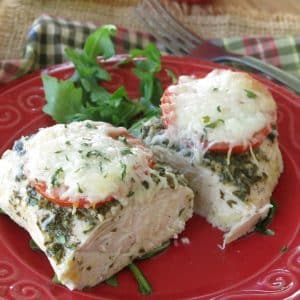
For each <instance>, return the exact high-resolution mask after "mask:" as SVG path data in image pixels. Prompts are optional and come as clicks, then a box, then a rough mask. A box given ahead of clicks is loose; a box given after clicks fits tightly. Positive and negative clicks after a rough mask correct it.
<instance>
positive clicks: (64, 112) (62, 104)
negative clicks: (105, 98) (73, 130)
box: [42, 74, 83, 123]
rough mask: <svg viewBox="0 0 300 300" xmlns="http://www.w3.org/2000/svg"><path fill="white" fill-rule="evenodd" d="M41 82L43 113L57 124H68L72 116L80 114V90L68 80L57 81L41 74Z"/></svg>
mask: <svg viewBox="0 0 300 300" xmlns="http://www.w3.org/2000/svg"><path fill="white" fill-rule="evenodd" d="M42 81H43V85H44V90H45V94H46V99H47V104H46V105H45V106H44V107H43V111H44V112H45V113H47V114H49V115H51V116H52V118H53V119H54V120H55V121H56V122H58V123H68V122H70V121H71V120H72V116H73V115H74V114H76V113H80V112H82V110H83V109H82V89H81V88H77V87H75V86H74V83H73V82H72V81H70V80H64V81H63V80H58V79H56V78H54V77H51V76H48V75H45V74H43V75H42Z"/></svg>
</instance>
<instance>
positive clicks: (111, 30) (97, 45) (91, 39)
mask: <svg viewBox="0 0 300 300" xmlns="http://www.w3.org/2000/svg"><path fill="white" fill-rule="evenodd" d="M116 32H117V28H116V26H114V25H104V26H102V27H101V28H99V29H97V30H96V31H95V32H93V33H92V34H90V35H89V36H88V38H87V40H86V42H85V44H84V48H83V51H84V52H85V53H86V55H87V56H88V57H89V58H90V59H92V60H95V58H96V57H97V55H99V54H101V55H102V56H103V57H104V58H105V59H107V58H109V57H112V56H113V55H114V54H115V47H114V44H113V42H112V40H111V38H112V37H113V36H115V34H116Z"/></svg>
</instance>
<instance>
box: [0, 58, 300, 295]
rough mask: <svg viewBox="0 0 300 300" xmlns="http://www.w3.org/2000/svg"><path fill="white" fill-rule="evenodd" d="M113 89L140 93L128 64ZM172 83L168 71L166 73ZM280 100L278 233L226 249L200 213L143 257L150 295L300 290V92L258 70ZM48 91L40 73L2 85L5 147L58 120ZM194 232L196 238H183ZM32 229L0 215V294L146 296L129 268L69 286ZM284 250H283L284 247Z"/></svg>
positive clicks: (174, 61) (193, 64)
mask: <svg viewBox="0 0 300 300" xmlns="http://www.w3.org/2000/svg"><path fill="white" fill-rule="evenodd" d="M163 63H164V66H165V67H166V68H168V69H171V70H172V71H173V72H174V73H175V74H176V75H180V74H195V75H198V76H199V75H205V74H206V73H208V72H209V71H211V70H212V69H213V68H220V66H218V65H214V64H210V63H206V62H201V61H198V60H194V59H187V58H178V57H164V58H163ZM107 66H108V69H109V70H110V71H111V72H112V74H113V76H112V82H111V83H109V84H107V87H109V88H111V89H114V88H116V87H118V86H119V85H125V86H126V88H127V89H128V91H129V94H130V96H137V93H138V92H137V90H138V88H137V86H138V81H137V79H136V78H135V77H134V75H132V73H131V72H130V71H129V69H127V68H122V69H115V68H114V67H113V64H112V63H108V64H107ZM43 72H44V73H48V74H51V75H55V76H57V77H59V78H67V77H68V76H69V75H70V74H71V72H72V66H71V65H70V64H64V65H60V66H55V67H52V68H50V69H47V70H46V71H43ZM161 78H162V79H163V82H164V84H165V85H166V84H168V83H169V82H168V77H167V76H166V74H161ZM258 79H259V80H261V81H262V82H263V83H264V84H265V85H266V86H267V87H268V88H269V89H270V91H271V92H272V94H273V96H274V98H275V99H276V101H277V104H278V111H279V133H280V138H279V140H280V147H281V150H282V153H283V158H284V164H285V170H284V173H283V175H282V176H281V178H280V182H279V184H278V186H277V188H276V190H275V192H274V198H275V199H276V201H277V203H278V206H279V209H278V213H277V214H276V216H275V217H274V219H273V222H272V224H271V228H272V229H273V230H275V232H276V235H275V236H264V235H261V234H258V233H252V234H250V235H248V236H247V237H244V238H242V239H240V240H238V241H236V242H234V243H232V244H230V245H229V246H228V247H227V248H226V249H225V250H221V249H220V248H219V247H218V244H220V243H221V239H222V234H221V232H219V231H218V230H217V229H213V228H212V227H211V226H210V225H209V224H207V223H206V222H205V221H204V220H203V219H202V218H201V217H198V216H194V217H193V218H192V219H191V220H190V221H189V222H188V224H187V226H186V230H185V232H184V233H182V234H181V236H180V237H179V239H178V241H177V242H176V243H174V245H173V246H172V247H171V248H169V249H168V250H167V251H166V252H164V253H163V254H161V255H159V256H158V257H155V258H153V259H151V260H148V261H145V262H142V263H140V264H139V265H140V267H141V269H142V270H143V272H144V273H145V274H146V276H147V277H148V279H149V280H150V282H151V283H152V285H153V289H154V292H153V294H152V295H151V296H150V297H147V299H164V300H165V299H172V300H173V299H208V298H214V299H232V298H234V299H262V298H263V299H283V298H285V297H288V296H294V297H295V298H297V296H298V297H300V236H299V228H300V213H299V212H300V203H299V199H300V155H299V150H300V134H299V132H300V118H299V116H300V98H299V97H297V96H295V95H294V94H293V93H291V92H289V91H288V90H287V89H286V88H284V87H280V86H278V85H276V84H274V83H272V82H270V81H268V80H266V79H262V78H260V77H258ZM43 104H44V92H43V89H42V83H41V79H40V74H39V73H35V74H33V75H29V76H26V77H24V78H22V79H19V80H17V81H15V82H13V83H11V84H9V85H7V86H6V87H5V88H4V89H2V90H1V91H0V154H1V153H3V151H4V150H5V149H7V148H9V147H11V146H12V143H13V141H14V140H15V139H17V138H19V137H20V136H21V135H28V134H30V133H33V132H35V131H36V130H37V129H38V128H40V127H45V126H48V125H50V124H53V122H52V121H51V120H50V118H49V117H47V116H46V115H45V114H43V113H42V111H41V109H42V106H43ZM182 237H188V238H189V240H190V244H189V245H187V244H184V243H182V241H181V240H180V238H182ZM28 241H29V235H28V234H27V233H26V232H25V231H24V230H23V229H21V228H20V227H18V226H17V225H16V224H15V223H13V222H12V221H10V219H9V218H8V217H6V216H0V253H1V257H0V298H1V299H18V300H19V299H24V300H25V299H30V300H32V299H60V300H65V299H82V300H83V299H126V300H127V299H141V298H143V296H141V295H140V294H139V292H138V291H137V287H136V283H135V281H134V280H133V279H132V277H131V275H130V274H129V272H128V271H127V270H124V271H122V272H121V273H120V274H119V282H120V286H119V287H118V288H112V287H110V286H107V285H105V284H100V285H98V286H96V287H94V288H91V289H87V290H85V291H73V292H71V291H69V290H67V289H66V288H64V287H62V286H59V285H55V284H53V283H52V282H51V277H52V275H53V271H52V269H51V267H50V264H49V263H48V260H47V258H46V256H44V255H43V254H41V253H37V252H33V251H32V250H31V249H30V248H29V244H28ZM286 247H287V249H286V251H282V249H285V248H286Z"/></svg>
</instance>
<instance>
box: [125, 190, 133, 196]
mask: <svg viewBox="0 0 300 300" xmlns="http://www.w3.org/2000/svg"><path fill="white" fill-rule="evenodd" d="M133 195H134V191H129V192H128V194H127V195H126V197H131V196H133Z"/></svg>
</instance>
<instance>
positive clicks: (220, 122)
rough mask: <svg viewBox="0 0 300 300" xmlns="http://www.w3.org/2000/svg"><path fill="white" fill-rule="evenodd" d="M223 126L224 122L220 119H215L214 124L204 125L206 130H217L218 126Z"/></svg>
mask: <svg viewBox="0 0 300 300" xmlns="http://www.w3.org/2000/svg"><path fill="white" fill-rule="evenodd" d="M222 124H224V120H222V119H217V120H216V121H214V122H211V123H209V124H207V125H205V127H206V128H217V127H219V126H220V125H222Z"/></svg>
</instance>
